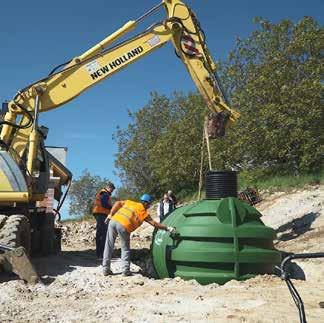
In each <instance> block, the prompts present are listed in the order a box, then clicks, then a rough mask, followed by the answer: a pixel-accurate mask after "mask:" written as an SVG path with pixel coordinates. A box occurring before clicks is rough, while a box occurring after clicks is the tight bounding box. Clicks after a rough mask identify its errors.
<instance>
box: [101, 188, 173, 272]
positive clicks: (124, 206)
mask: <svg viewBox="0 0 324 323" xmlns="http://www.w3.org/2000/svg"><path fill="white" fill-rule="evenodd" d="M151 204H152V197H151V196H150V195H149V194H143V195H142V196H141V198H140V201H139V202H135V201H131V200H126V201H117V202H116V203H115V204H114V205H113V207H112V209H111V212H110V213H109V215H108V217H107V220H108V221H109V219H110V221H109V225H108V233H107V236H106V243H105V250H104V256H103V261H102V267H103V274H104V276H107V275H112V274H113V272H112V271H111V269H110V262H111V258H112V254H113V250H114V244H115V240H116V237H117V235H118V236H119V237H120V240H121V259H122V273H123V276H130V275H131V272H130V234H131V232H133V231H134V230H136V229H137V228H138V227H139V226H141V224H142V223H143V222H144V221H145V222H147V223H149V224H151V225H152V226H154V227H155V228H157V229H160V230H165V231H168V232H170V233H172V234H174V233H175V231H176V230H175V228H173V227H167V226H165V225H163V224H161V223H158V222H156V221H154V220H153V219H152V218H151V216H150V215H149V213H148V209H149V208H150V206H151Z"/></svg>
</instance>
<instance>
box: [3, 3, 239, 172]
mask: <svg viewBox="0 0 324 323" xmlns="http://www.w3.org/2000/svg"><path fill="white" fill-rule="evenodd" d="M161 6H163V7H164V8H165V9H166V12H167V18H166V19H165V20H164V21H162V22H159V23H157V24H155V25H153V26H152V27H150V28H149V29H148V30H146V31H145V32H143V33H141V34H138V35H137V36H135V37H132V38H130V39H128V40H126V41H123V42H121V43H119V44H116V45H114V46H111V44H112V43H113V42H116V40H117V39H118V38H120V37H121V36H123V35H125V34H126V33H127V32H129V31H131V30H133V29H134V28H135V27H136V26H137V25H138V23H139V22H140V21H142V20H143V19H144V18H145V17H146V16H147V15H149V14H151V13H152V12H154V11H155V10H157V9H158V8H159V7H161ZM169 41H171V42H172V43H173V45H174V47H175V51H176V54H177V55H178V56H179V58H180V59H181V60H182V61H183V63H184V64H185V66H186V68H187V70H188V72H189V74H190V75H191V77H192V79H193V81H194V83H195V84H196V86H197V88H198V90H199V92H200V93H201V95H202V96H203V98H204V99H205V101H206V104H207V106H208V108H209V109H210V110H211V111H212V112H218V113H219V112H226V114H227V116H228V122H227V123H232V122H235V120H236V119H237V118H238V117H239V113H238V112H235V111H234V110H232V109H231V108H230V107H229V106H228V104H227V101H226V98H225V95H224V94H223V91H222V89H221V87H220V85H219V82H218V80H217V76H216V74H215V73H216V66H215V63H214V62H213V60H212V58H211V56H210V54H209V51H208V49H207V46H206V42H205V36H204V33H203V31H202V29H201V27H200V24H199V22H198V20H197V18H196V16H195V14H194V13H193V12H192V11H191V9H190V8H189V7H188V6H186V5H185V4H184V3H183V2H182V1H179V0H163V1H162V3H161V4H159V5H157V6H155V7H154V8H152V9H151V10H150V11H149V12H148V13H146V14H145V15H143V16H142V17H140V18H139V19H137V20H136V21H129V22H127V23H126V24H125V25H124V26H123V27H122V28H121V29H119V30H117V31H116V32H114V33H113V34H112V35H110V36H108V37H107V38H105V39H104V40H103V41H101V42H100V43H98V44H97V45H95V46H94V47H92V48H91V49H89V50H88V51H86V52H85V53H83V54H82V55H80V56H78V57H75V58H74V59H72V60H71V61H70V62H69V63H67V64H66V65H64V66H63V67H60V69H59V70H58V71H57V70H56V71H54V72H52V73H51V74H50V75H49V76H47V77H45V78H43V79H41V80H39V81H37V82H35V83H33V84H30V85H29V86H27V87H25V88H24V89H22V90H20V91H19V92H18V93H17V95H16V96H15V97H14V99H13V100H12V101H10V102H9V103H8V112H7V113H6V115H5V118H4V120H5V124H4V126H3V128H2V132H1V140H3V141H4V142H6V143H7V144H10V146H11V148H13V149H14V150H15V151H16V153H17V156H19V157H21V156H22V155H23V154H24V152H25V149H26V146H27V144H28V143H29V156H28V170H29V171H30V172H32V170H33V164H32V161H33V160H34V159H35V158H34V157H35V154H36V146H37V142H38V138H37V136H38V134H37V130H36V129H37V118H38V113H40V112H44V111H48V110H51V109H55V108H58V107H60V106H61V105H63V104H65V103H67V102H69V101H71V100H72V99H74V98H75V97H76V96H78V95H79V94H81V93H82V92H83V91H85V90H86V89H88V88H90V87H91V86H93V85H95V84H97V83H99V82H100V81H102V80H104V79H106V78H108V77H110V76H111V75H113V74H114V73H116V72H118V71H120V70H121V69H123V68H125V67H126V66H128V65H129V64H130V63H133V62H135V61H137V60H138V59H140V58H142V57H143V56H145V55H147V54H149V53H150V52H152V51H153V50H155V49H157V48H159V47H161V46H163V45H164V44H165V43H167V42H169ZM19 114H22V118H20V122H19V126H18V128H20V129H18V130H17V131H16V132H15V135H14V137H12V133H13V126H15V123H16V120H17V115H19ZM32 124H33V126H32ZM226 126H227V125H226ZM17 158H18V157H17Z"/></svg>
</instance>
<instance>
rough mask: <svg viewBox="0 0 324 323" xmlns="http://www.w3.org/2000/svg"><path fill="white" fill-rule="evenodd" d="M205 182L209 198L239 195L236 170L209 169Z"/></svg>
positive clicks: (207, 197)
mask: <svg viewBox="0 0 324 323" xmlns="http://www.w3.org/2000/svg"><path fill="white" fill-rule="evenodd" d="M205 183H206V199H207V200H215V199H221V198H224V197H237V173H236V172H234V171H226V170H224V171H213V170H211V171H208V172H207V174H206V179H205Z"/></svg>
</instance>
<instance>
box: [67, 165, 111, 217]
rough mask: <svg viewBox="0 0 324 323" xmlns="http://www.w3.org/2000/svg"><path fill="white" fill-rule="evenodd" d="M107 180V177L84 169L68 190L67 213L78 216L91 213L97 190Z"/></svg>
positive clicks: (104, 184) (103, 185)
mask: <svg viewBox="0 0 324 323" xmlns="http://www.w3.org/2000/svg"><path fill="white" fill-rule="evenodd" d="M108 181H109V180H108V179H107V178H101V177H100V176H97V175H91V174H90V172H89V171H88V170H87V169H85V170H84V171H83V172H82V175H81V176H80V177H79V178H77V179H75V180H73V182H72V185H71V189H70V192H69V198H70V207H69V214H70V215H78V216H86V215H89V214H91V212H92V207H93V203H94V199H95V196H96V193H97V191H98V190H99V189H101V188H103V187H105V186H106V184H107V182H108Z"/></svg>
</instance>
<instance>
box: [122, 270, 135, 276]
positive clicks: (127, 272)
mask: <svg viewBox="0 0 324 323" xmlns="http://www.w3.org/2000/svg"><path fill="white" fill-rule="evenodd" d="M122 276H123V277H128V276H133V274H132V273H131V271H130V270H125V271H124V272H123V273H122Z"/></svg>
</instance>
